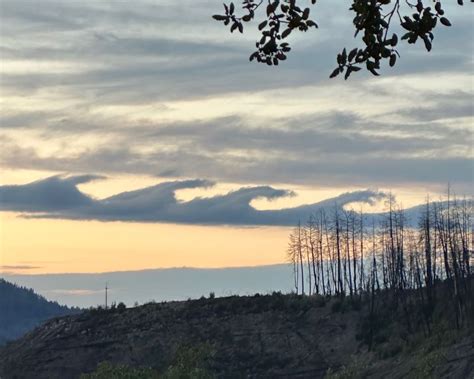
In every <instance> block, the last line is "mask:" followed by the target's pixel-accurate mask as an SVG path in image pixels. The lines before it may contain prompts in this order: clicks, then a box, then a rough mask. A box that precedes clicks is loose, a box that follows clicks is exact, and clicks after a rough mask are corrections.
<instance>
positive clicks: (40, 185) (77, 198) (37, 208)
mask: <svg viewBox="0 0 474 379" xmlns="http://www.w3.org/2000/svg"><path fill="white" fill-rule="evenodd" d="M102 178H103V177H102V176H97V175H79V176H71V177H61V176H52V177H50V178H47V179H44V180H39V181H35V182H32V183H30V184H28V185H7V186H1V187H0V209H3V210H16V211H21V212H52V211H58V210H65V209H69V208H80V207H88V206H91V205H93V203H94V200H93V199H92V198H90V197H88V196H87V195H84V194H83V193H82V192H80V191H79V190H78V189H77V185H78V184H82V183H87V182H90V181H92V180H97V179H102Z"/></svg>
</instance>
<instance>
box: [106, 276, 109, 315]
mask: <svg viewBox="0 0 474 379" xmlns="http://www.w3.org/2000/svg"><path fill="white" fill-rule="evenodd" d="M108 289H109V288H108V287H107V282H105V309H107V290H108Z"/></svg>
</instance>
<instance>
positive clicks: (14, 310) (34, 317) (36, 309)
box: [0, 279, 79, 345]
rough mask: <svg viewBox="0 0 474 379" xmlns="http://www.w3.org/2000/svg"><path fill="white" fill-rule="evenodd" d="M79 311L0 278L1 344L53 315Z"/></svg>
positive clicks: (17, 336) (19, 335)
mask: <svg viewBox="0 0 474 379" xmlns="http://www.w3.org/2000/svg"><path fill="white" fill-rule="evenodd" d="M78 311H79V309H78V308H68V307H66V306H63V305H59V304H58V303H56V302H52V301H48V300H46V299H45V298H44V297H43V296H40V295H38V294H36V293H35V292H34V291H33V290H32V289H28V288H25V287H20V286H17V285H16V284H13V283H10V282H7V281H6V280H4V279H0V345H3V344H4V343H5V342H7V341H9V340H14V339H16V338H19V337H21V336H22V335H23V334H25V333H26V332H28V331H30V330H32V329H33V328H35V327H36V326H38V325H40V324H41V323H42V322H44V321H46V320H48V319H50V318H52V317H57V316H64V315H69V314H73V313H77V312H78Z"/></svg>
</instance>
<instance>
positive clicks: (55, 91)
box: [0, 0, 474, 274]
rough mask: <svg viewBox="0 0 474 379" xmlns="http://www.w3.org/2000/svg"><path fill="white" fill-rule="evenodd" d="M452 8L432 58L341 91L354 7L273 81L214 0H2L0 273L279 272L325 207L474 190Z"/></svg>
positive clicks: (458, 24) (467, 105)
mask: <svg viewBox="0 0 474 379" xmlns="http://www.w3.org/2000/svg"><path fill="white" fill-rule="evenodd" d="M451 3H453V4H451ZM454 3H455V2H454V1H450V2H449V4H448V2H446V5H445V8H446V13H447V14H448V15H449V18H450V20H451V22H452V24H453V26H452V27H451V28H447V27H443V28H441V27H439V28H437V31H436V33H435V40H434V43H433V45H434V47H433V51H432V52H431V53H429V54H428V53H426V51H425V49H424V47H423V46H422V45H420V43H418V44H417V45H415V46H409V47H408V46H406V45H402V47H401V49H400V52H401V54H402V57H401V58H400V59H399V62H398V63H397V65H396V67H395V68H393V69H388V68H387V67H385V68H384V69H383V70H382V76H381V77H379V78H375V77H373V76H371V75H370V74H366V73H362V72H361V73H357V75H353V76H352V77H351V78H350V80H348V81H347V82H345V81H344V80H342V79H332V80H330V79H328V76H329V74H330V72H331V71H332V69H333V68H334V67H335V65H336V63H335V57H336V54H337V53H338V52H339V51H340V50H341V49H342V48H343V47H344V46H346V47H348V48H351V47H355V46H357V44H358V43H359V42H358V41H356V40H353V39H352V36H353V30H352V25H351V22H352V21H351V20H352V15H351V13H350V12H349V11H348V10H347V8H348V4H349V2H345V1H333V0H326V1H320V2H318V5H317V6H316V7H315V11H314V12H315V13H314V18H315V20H316V21H317V22H318V23H319V25H320V28H319V29H318V30H316V31H312V32H308V33H306V34H302V35H299V36H296V35H295V36H292V37H291V43H292V47H293V50H292V52H291V54H290V55H289V58H288V60H287V61H286V62H284V63H283V64H282V65H280V66H279V67H278V68H276V67H268V66H266V65H258V64H256V63H249V62H248V56H249V55H250V53H251V52H252V51H253V50H252V49H253V47H254V40H255V38H256V33H255V25H253V27H251V28H249V30H248V31H247V32H246V33H245V34H244V35H240V34H239V35H237V34H236V33H234V34H230V33H229V32H228V30H226V29H225V28H224V27H223V25H221V24H219V23H217V22H215V21H213V20H212V19H211V15H212V14H215V13H219V12H222V10H221V8H222V4H221V2H219V1H208V0H200V1H192V0H183V1H171V0H136V1H133V2H129V1H102V0H88V1H87V0H81V1H79V0H73V1H59V0H43V1H41V2H38V1H33V0H31V1H28V0H3V1H2V2H1V4H0V16H1V24H0V36H1V38H0V52H1V53H0V54H1V55H0V58H1V59H0V64H1V66H0V67H1V68H0V75H1V77H0V79H1V81H0V85H1V93H0V96H1V100H0V101H1V115H0V117H1V118H0V164H1V168H0V170H1V171H0V185H1V187H0V266H1V267H0V272H1V271H3V272H9V273H23V274H37V273H73V272H76V273H77V272H104V271H123V270H138V269H145V268H158V267H182V266H189V267H231V266H232V267H236V266H254V265H265V264H274V263H281V262H284V261H285V251H286V244H287V236H288V232H289V230H290V228H291V225H294V224H295V223H297V222H298V219H301V218H302V217H304V215H305V214H307V216H309V213H310V211H311V209H312V207H313V206H314V205H315V204H317V203H320V202H321V201H324V200H327V199H332V198H335V197H338V196H339V197H338V199H337V202H338V204H339V205H341V206H344V205H350V204H357V207H360V205H361V204H362V203H363V202H365V201H371V202H372V201H373V203H372V205H365V210H367V211H381V210H383V195H382V193H388V192H389V191H392V192H393V193H394V194H395V195H396V197H397V199H398V200H399V201H400V202H401V203H402V204H403V206H405V207H411V206H415V205H417V204H420V203H422V202H423V201H424V200H425V197H426V195H427V194H428V193H429V194H430V196H431V197H432V198H435V199H436V198H438V197H439V196H441V195H442V194H443V193H444V192H445V191H446V188H447V186H448V183H449V184H450V186H451V188H452V190H453V191H454V192H455V193H457V194H459V195H467V196H472V195H473V194H474V191H473V188H474V186H473V184H474V178H473V167H474V166H473V100H472V99H473V97H472V96H473V85H474V81H473V51H474V50H473V43H474V31H473V24H472V19H473V16H474V14H473V13H474V12H473V8H474V7H472V6H469V5H468V6H464V7H457V6H455V4H454ZM329 4H330V5H329ZM139 189H141V191H138V192H130V191H135V190H139ZM114 195H118V196H114ZM104 199H105V200H104ZM335 202H336V200H328V201H327V203H324V204H334V203H335ZM302 205H308V206H305V207H301V206H302Z"/></svg>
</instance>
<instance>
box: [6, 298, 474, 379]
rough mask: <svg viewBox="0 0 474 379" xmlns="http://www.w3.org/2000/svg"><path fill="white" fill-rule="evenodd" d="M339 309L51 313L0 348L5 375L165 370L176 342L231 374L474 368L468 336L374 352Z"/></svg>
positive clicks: (259, 302)
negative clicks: (202, 349)
mask: <svg viewBox="0 0 474 379" xmlns="http://www.w3.org/2000/svg"><path fill="white" fill-rule="evenodd" d="M336 308H338V307H336V306H335V305H334V300H333V301H331V302H330V303H329V304H324V302H323V301H321V299H317V298H299V297H296V296H283V295H274V296H255V297H229V298H218V299H201V300H195V301H187V302H169V303H162V304H147V305H144V306H140V307H136V308H131V309H116V310H108V311H97V310H96V311H87V312H85V313H83V314H79V315H72V316H66V317H62V318H56V319H53V320H51V321H49V322H47V323H46V324H44V325H43V326H42V327H40V328H37V329H36V330H34V331H33V332H31V333H29V334H27V335H26V336H24V337H23V338H21V339H20V340H18V341H15V342H13V343H10V344H9V345H8V346H7V347H5V348H3V349H2V350H0V377H1V378H5V379H8V378H22V379H23V378H38V379H41V378H77V377H79V376H80V374H81V373H86V372H91V371H93V370H94V369H95V368H96V367H97V364H98V363H100V362H104V361H109V362H113V363H122V364H127V365H129V366H136V367H139V366H148V367H153V368H155V369H157V370H158V371H162V370H164V369H165V368H166V367H168V365H169V364H170V363H171V362H172V361H173V357H174V355H175V353H176V351H177V349H179V348H180V347H182V346H197V345H199V344H202V343H208V344H209V345H211V346H212V348H213V350H214V352H215V353H214V355H213V356H212V358H211V359H210V360H209V369H210V370H211V371H212V372H214V373H216V375H217V376H218V377H225V378H241V377H253V378H260V377H268V378H277V377H286V378H322V377H324V376H325V375H326V373H327V371H328V369H329V368H331V367H332V368H333V370H338V369H339V370H340V369H341V367H343V366H346V369H345V371H347V372H349V373H350V372H351V371H350V370H353V371H354V372H358V373H361V372H364V377H393V378H396V377H400V378H402V377H408V376H409V375H410V374H413V373H416V372H418V371H419V372H422V371H423V370H428V371H429V372H430V373H432V372H436V373H437V375H439V376H438V377H453V378H469V375H472V373H473V372H474V363H473V361H474V338H473V336H472V335H471V334H470V333H467V334H466V333H464V334H463V335H460V336H455V337H453V340H452V341H451V342H450V343H449V346H447V347H446V348H443V350H442V351H441V350H437V349H434V350H433V349H431V350H430V351H428V350H427V351H424V350H423V349H424V347H422V348H420V347H418V348H417V350H415V351H411V352H409V353H407V354H405V353H403V352H400V351H398V350H397V349H395V351H394V352H390V350H389V347H390V346H392V344H391V341H388V342H387V341H386V342H381V344H380V345H379V346H378V348H377V349H378V350H379V353H373V352H368V351H367V347H366V346H365V345H364V344H362V343H361V342H360V341H358V339H360V337H359V336H358V333H360V331H359V328H358V325H359V322H360V316H361V314H363V311H360V310H359V311H355V310H349V309H346V310H345V311H344V312H340V311H335V310H336ZM381 351H382V352H387V351H388V353H384V354H385V355H386V356H385V357H383V355H384V354H380V352H381ZM438 353H440V354H443V356H442V357H441V358H440V357H439V356H438V355H436V354H438ZM425 361H426V362H425ZM420 362H421V363H420ZM432 366H433V367H432ZM417 370H418V371H417ZM343 371H344V370H343ZM349 377H350V376H349ZM415 377H416V376H415ZM471 377H472V376H471Z"/></svg>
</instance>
